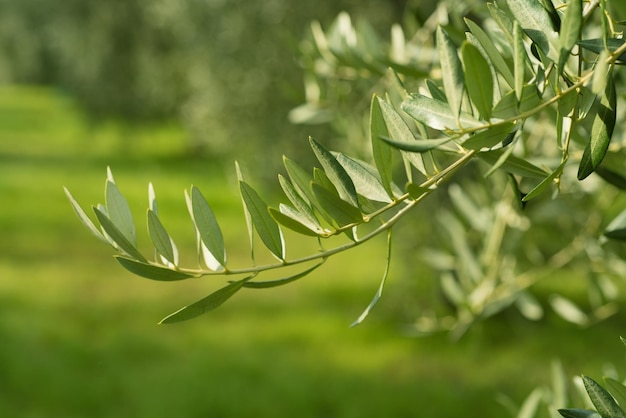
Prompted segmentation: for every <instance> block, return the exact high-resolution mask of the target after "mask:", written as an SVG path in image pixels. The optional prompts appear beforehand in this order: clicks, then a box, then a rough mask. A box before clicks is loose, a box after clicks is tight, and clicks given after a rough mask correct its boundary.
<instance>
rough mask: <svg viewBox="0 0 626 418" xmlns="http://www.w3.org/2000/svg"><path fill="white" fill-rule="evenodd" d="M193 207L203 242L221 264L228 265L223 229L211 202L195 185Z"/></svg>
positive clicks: (192, 189) (192, 192)
mask: <svg viewBox="0 0 626 418" xmlns="http://www.w3.org/2000/svg"><path fill="white" fill-rule="evenodd" d="M191 208H192V210H193V220H194V223H195V225H196V229H197V230H198V232H199V233H200V239H201V240H202V243H203V244H204V245H205V246H206V248H207V250H208V251H209V252H210V253H211V255H213V257H214V258H215V259H216V260H217V262H218V263H219V264H220V265H221V266H226V249H225V247H224V237H223V236H222V231H221V229H220V226H219V224H218V223H217V219H216V218H215V214H214V213H213V210H212V209H211V207H210V206H209V203H208V202H207V201H206V199H205V198H204V196H203V195H202V193H201V192H200V190H199V189H198V188H197V187H195V186H193V187H192V188H191Z"/></svg>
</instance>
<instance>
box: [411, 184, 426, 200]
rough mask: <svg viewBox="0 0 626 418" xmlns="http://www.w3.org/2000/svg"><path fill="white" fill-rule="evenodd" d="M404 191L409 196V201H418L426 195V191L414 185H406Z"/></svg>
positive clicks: (424, 188)
mask: <svg viewBox="0 0 626 418" xmlns="http://www.w3.org/2000/svg"><path fill="white" fill-rule="evenodd" d="M406 191H407V193H408V194H409V195H410V196H411V199H418V198H419V197H421V196H422V195H423V194H424V193H426V192H427V191H428V189H427V188H426V187H422V186H419V185H417V184H414V183H409V184H407V185H406Z"/></svg>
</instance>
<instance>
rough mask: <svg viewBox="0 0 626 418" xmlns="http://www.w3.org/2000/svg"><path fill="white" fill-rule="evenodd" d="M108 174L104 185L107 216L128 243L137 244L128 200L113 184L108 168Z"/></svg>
mask: <svg viewBox="0 0 626 418" xmlns="http://www.w3.org/2000/svg"><path fill="white" fill-rule="evenodd" d="M108 174H109V176H108V178H107V181H106V185H105V199H106V200H105V202H106V208H107V216H108V217H109V219H110V220H111V222H113V224H115V226H116V227H117V229H118V230H119V231H120V232H121V233H122V234H123V235H124V236H125V237H126V239H127V240H128V241H129V242H130V243H132V244H133V245H137V236H136V234H135V223H134V221H133V215H132V213H131V212H130V207H129V206H128V202H127V201H126V199H125V198H124V196H123V195H122V193H121V192H120V191H119V189H118V188H117V186H116V185H115V182H114V180H113V175H112V174H111V171H110V170H109V171H108Z"/></svg>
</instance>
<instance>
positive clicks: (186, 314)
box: [159, 276, 252, 324]
mask: <svg viewBox="0 0 626 418" xmlns="http://www.w3.org/2000/svg"><path fill="white" fill-rule="evenodd" d="M251 278H252V276H250V277H246V278H245V279H241V280H239V281H236V282H232V283H230V284H228V285H227V286H224V287H222V288H221V289H219V290H217V291H215V292H213V293H211V294H210V295H209V296H207V297H205V298H203V299H200V300H199V301H197V302H195V303H193V304H191V305H188V306H185V307H184V308H182V309H179V310H178V311H176V312H174V313H173V314H171V315H168V316H166V317H165V318H163V319H162V320H161V322H159V323H160V324H173V323H175V322H182V321H186V320H188V319H192V318H195V317H197V316H200V315H202V314H204V313H207V312H210V311H212V310H214V309H217V308H219V307H220V306H221V305H222V304H223V303H224V302H226V301H227V300H228V299H230V298H231V297H233V296H234V295H235V293H237V292H238V291H239V290H240V289H241V288H242V287H243V285H244V284H245V283H246V282H247V281H248V280H250V279H251Z"/></svg>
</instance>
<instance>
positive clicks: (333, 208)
mask: <svg viewBox="0 0 626 418" xmlns="http://www.w3.org/2000/svg"><path fill="white" fill-rule="evenodd" d="M312 187H313V193H315V196H316V197H317V200H318V202H319V204H320V206H321V207H322V208H323V209H324V211H325V212H326V213H327V214H328V215H329V216H330V217H331V218H332V219H333V220H334V221H335V223H336V224H337V226H339V227H341V226H345V225H349V224H352V223H360V222H362V221H363V216H362V215H361V211H360V210H359V209H358V208H357V207H355V206H352V205H351V204H349V203H348V202H346V201H345V200H343V199H340V198H339V197H338V196H337V195H335V194H334V193H332V192H331V191H329V190H328V189H326V188H324V187H323V186H321V185H319V184H318V183H313V184H312Z"/></svg>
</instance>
